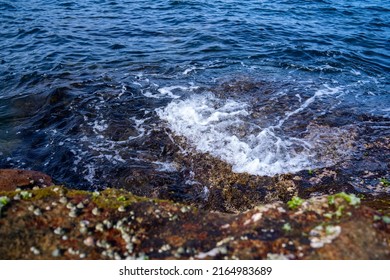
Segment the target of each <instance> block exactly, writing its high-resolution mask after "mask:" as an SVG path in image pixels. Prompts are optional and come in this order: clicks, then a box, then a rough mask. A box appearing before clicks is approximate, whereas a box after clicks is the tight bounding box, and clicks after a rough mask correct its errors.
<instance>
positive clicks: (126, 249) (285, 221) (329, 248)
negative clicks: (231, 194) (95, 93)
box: [0, 186, 390, 259]
mask: <svg viewBox="0 0 390 280" xmlns="http://www.w3.org/2000/svg"><path fill="white" fill-rule="evenodd" d="M0 201H4V205H3V206H2V210H1V217H0V240H1V242H0V258H1V259H390V217H389V216H387V215H385V214H382V213H381V212H379V211H376V210H373V209H372V208H370V207H367V206H365V205H364V200H363V201H362V202H361V201H360V199H359V198H358V197H357V196H355V195H351V194H346V193H339V194H334V195H324V196H319V197H315V198H310V199H307V200H303V199H298V198H295V199H294V200H292V202H290V203H283V202H280V201H279V202H273V203H268V204H259V205H257V206H256V207H254V208H253V209H251V210H247V211H244V212H240V213H222V212H218V211H207V210H204V209H199V208H196V207H194V206H189V205H185V204H180V203H174V202H172V201H170V200H161V199H151V198H145V197H139V196H135V195H133V194H132V193H130V192H128V191H126V190H124V189H106V190H104V191H101V192H89V191H80V190H72V189H67V188H65V187H62V186H51V187H46V188H40V189H32V190H13V191H0Z"/></svg>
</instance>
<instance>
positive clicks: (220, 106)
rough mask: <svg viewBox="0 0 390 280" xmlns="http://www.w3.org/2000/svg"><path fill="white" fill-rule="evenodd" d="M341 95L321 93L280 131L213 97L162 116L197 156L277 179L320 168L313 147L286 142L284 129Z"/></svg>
mask: <svg viewBox="0 0 390 280" xmlns="http://www.w3.org/2000/svg"><path fill="white" fill-rule="evenodd" d="M337 91H338V89H333V88H329V87H326V88H325V89H323V90H319V91H317V92H316V93H315V94H314V95H313V97H311V98H309V99H307V100H306V101H305V102H303V103H302V104H301V106H300V107H299V108H298V109H296V110H294V111H291V112H288V113H286V115H285V116H284V118H283V119H282V120H281V121H280V122H279V123H278V124H277V125H276V126H270V127H265V128H260V127H258V126H256V125H254V124H253V121H254V120H251V119H250V118H251V116H250V106H249V105H248V104H247V103H244V102H239V101H235V100H221V99H218V98H216V97H215V96H214V95H212V94H208V95H202V96H192V97H190V98H189V99H186V100H175V101H172V102H171V103H170V104H168V106H167V107H166V108H164V109H158V110H157V114H158V115H159V117H160V118H161V119H162V120H165V121H167V122H168V125H169V127H170V128H171V130H172V131H173V132H174V133H175V134H177V135H179V136H183V137H185V138H186V139H187V141H188V142H189V143H190V144H191V145H192V146H193V147H194V148H195V149H196V150H197V151H199V152H204V153H209V154H211V155H213V156H215V157H217V158H219V159H221V160H223V161H225V162H227V163H229V164H230V165H231V166H232V169H233V172H238V173H243V172H247V173H250V174H254V175H263V176H264V175H267V176H273V175H275V174H282V173H289V172H297V171H299V170H303V169H310V168H315V167H318V166H316V165H317V164H319V163H317V162H315V160H314V158H315V152H314V150H315V149H314V148H313V145H312V143H311V142H310V141H308V140H307V139H297V138H291V137H290V138H289V137H286V136H284V135H283V131H282V129H281V126H282V125H283V123H284V122H285V121H286V120H287V119H288V118H290V117H291V116H293V115H295V114H298V113H299V112H301V111H302V110H305V109H306V108H307V107H308V106H309V105H310V104H311V103H313V102H314V100H315V99H316V98H321V97H322V96H324V95H328V94H334V93H336V92H337ZM240 131H244V133H240ZM316 148H317V147H316Z"/></svg>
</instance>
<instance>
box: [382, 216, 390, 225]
mask: <svg viewBox="0 0 390 280" xmlns="http://www.w3.org/2000/svg"><path fill="white" fill-rule="evenodd" d="M382 221H383V222H384V223H386V224H390V217H388V216H383V217H382Z"/></svg>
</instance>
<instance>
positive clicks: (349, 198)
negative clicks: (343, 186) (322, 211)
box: [328, 192, 360, 206]
mask: <svg viewBox="0 0 390 280" xmlns="http://www.w3.org/2000/svg"><path fill="white" fill-rule="evenodd" d="M336 198H342V199H343V200H345V201H346V202H348V204H349V205H352V206H356V205H359V204H360V198H359V197H357V196H356V195H354V194H346V193H345V192H341V193H337V194H334V195H330V196H329V197H328V203H329V205H334V204H335V203H336V201H335V199H336Z"/></svg>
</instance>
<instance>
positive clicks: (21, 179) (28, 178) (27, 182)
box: [0, 169, 53, 191]
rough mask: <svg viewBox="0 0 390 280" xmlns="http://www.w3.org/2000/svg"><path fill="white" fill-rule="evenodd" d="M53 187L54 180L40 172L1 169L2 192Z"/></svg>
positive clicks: (0, 182) (0, 188)
mask: <svg viewBox="0 0 390 280" xmlns="http://www.w3.org/2000/svg"><path fill="white" fill-rule="evenodd" d="M52 185H53V181H52V179H51V178H50V177H49V176H48V175H46V174H44V173H41V172H38V171H32V170H18V169H0V191H13V190H15V189H16V188H32V187H34V186H39V187H45V186H52Z"/></svg>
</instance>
